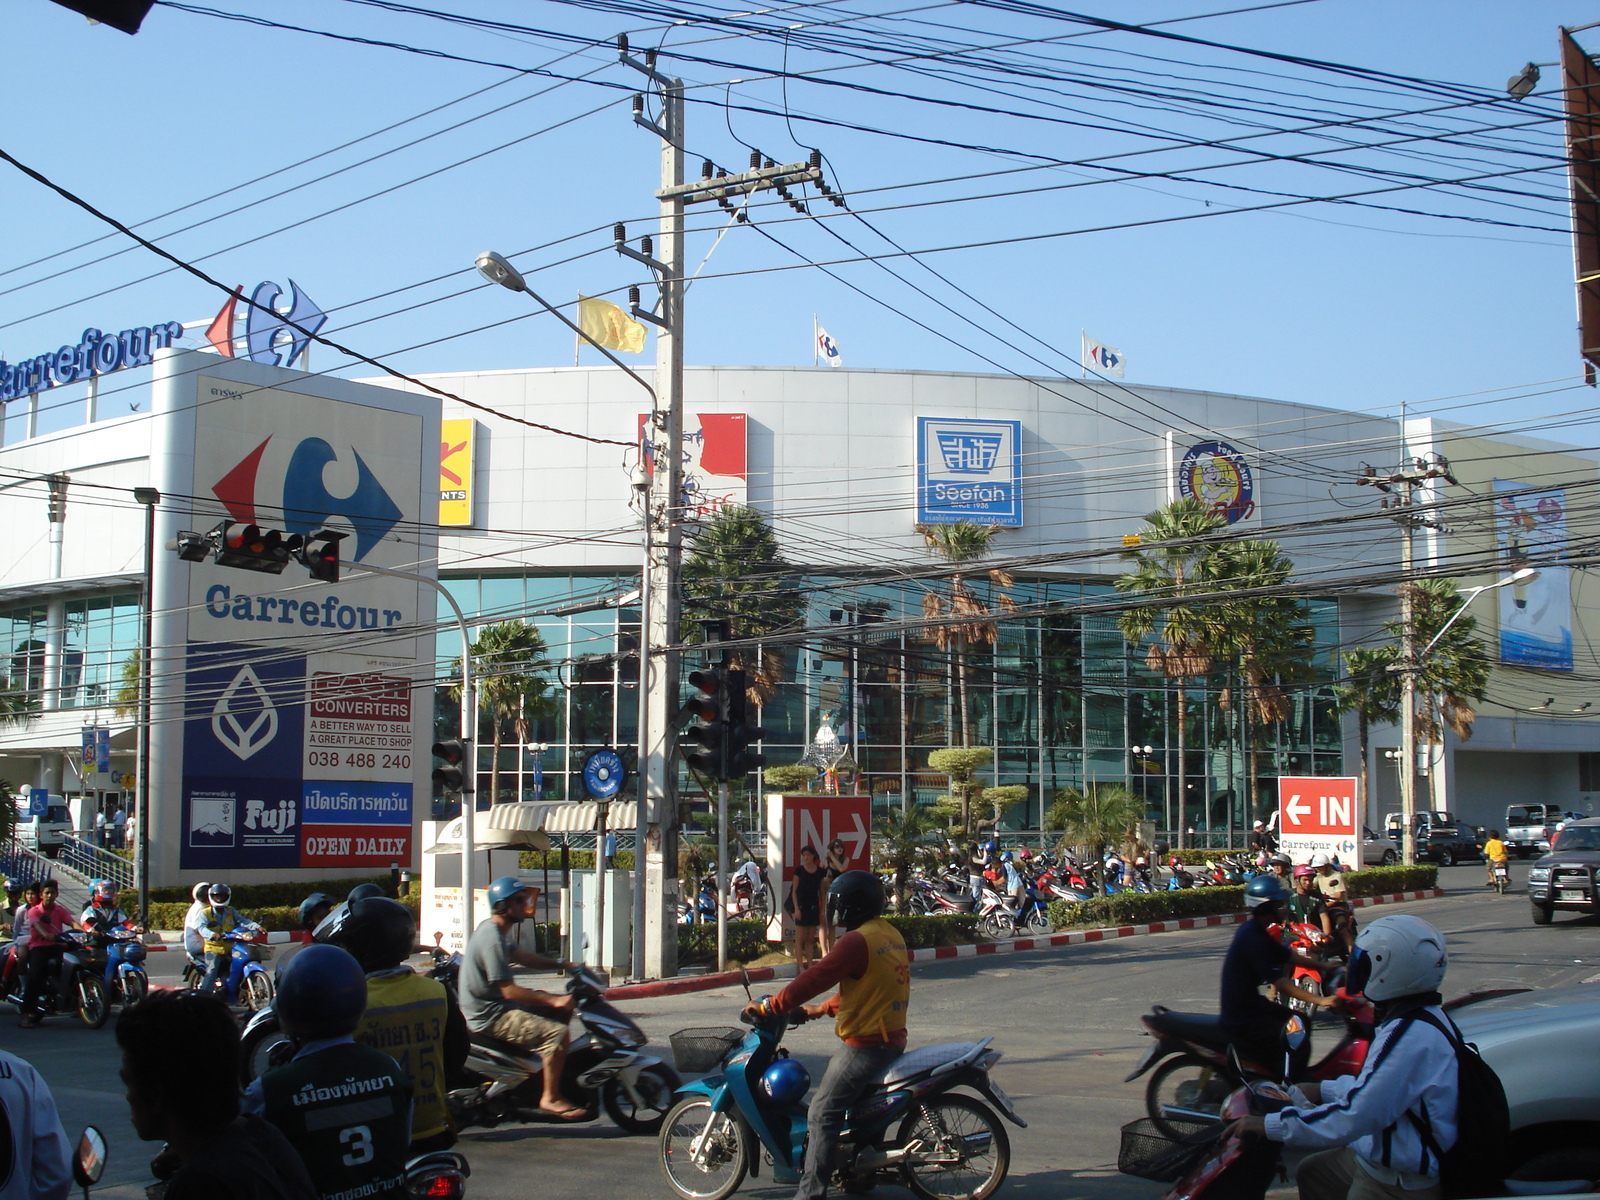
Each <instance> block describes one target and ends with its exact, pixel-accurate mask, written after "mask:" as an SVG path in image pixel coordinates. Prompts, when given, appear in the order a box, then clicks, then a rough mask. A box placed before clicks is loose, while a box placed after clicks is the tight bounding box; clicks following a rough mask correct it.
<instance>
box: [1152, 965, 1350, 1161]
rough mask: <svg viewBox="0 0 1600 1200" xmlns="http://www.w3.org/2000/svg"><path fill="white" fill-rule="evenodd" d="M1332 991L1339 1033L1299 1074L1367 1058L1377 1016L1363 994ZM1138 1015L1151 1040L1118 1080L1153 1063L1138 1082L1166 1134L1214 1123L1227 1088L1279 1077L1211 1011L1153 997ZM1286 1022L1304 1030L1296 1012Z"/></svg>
mask: <svg viewBox="0 0 1600 1200" xmlns="http://www.w3.org/2000/svg"><path fill="white" fill-rule="evenodd" d="M1335 994H1336V995H1337V996H1338V998H1339V1000H1340V1001H1341V1002H1342V1003H1341V1008H1342V1011H1343V1013H1344V1017H1345V1032H1344V1037H1343V1038H1341V1039H1340V1041H1339V1043H1338V1044H1337V1045H1336V1046H1334V1048H1333V1049H1332V1050H1330V1051H1328V1053H1327V1054H1326V1055H1324V1056H1323V1057H1322V1058H1321V1059H1320V1060H1319V1061H1318V1062H1316V1063H1314V1064H1312V1065H1311V1066H1309V1067H1307V1069H1306V1071H1305V1073H1304V1075H1303V1076H1301V1078H1304V1079H1317V1080H1322V1079H1336V1078H1338V1077H1339V1076H1341V1075H1355V1074H1357V1073H1358V1072H1359V1071H1360V1070H1361V1065H1362V1064H1363V1063H1364V1062H1366V1060H1367V1049H1368V1048H1369V1047H1370V1046H1371V1045H1372V1035H1373V1027H1374V1023H1375V1019H1376V1018H1375V1014H1374V1012H1373V1008H1372V1005H1371V1004H1370V1003H1368V1001H1367V998H1366V997H1365V996H1362V995H1360V994H1355V995H1351V994H1350V993H1348V992H1346V991H1345V990H1344V989H1343V988H1340V989H1339V990H1338V991H1337V992H1336V993H1335ZM1140 1020H1141V1021H1143V1022H1144V1027H1145V1029H1146V1030H1147V1031H1148V1032H1149V1034H1150V1036H1151V1037H1152V1038H1154V1039H1155V1044H1154V1045H1152V1046H1151V1047H1150V1049H1149V1050H1148V1051H1146V1052H1145V1056H1144V1057H1143V1058H1142V1059H1141V1060H1140V1061H1139V1065H1138V1066H1137V1067H1135V1068H1134V1069H1133V1073H1132V1074H1130V1075H1129V1076H1128V1078H1127V1079H1126V1080H1124V1081H1123V1082H1125V1083H1131V1082H1133V1081H1134V1080H1135V1079H1137V1078H1139V1076H1141V1075H1143V1074H1144V1073H1145V1072H1146V1071H1149V1070H1151V1068H1154V1069H1155V1070H1154V1074H1152V1075H1151V1076H1150V1082H1149V1083H1148V1084H1147V1085H1146V1087H1145V1093H1144V1096H1145V1111H1146V1112H1148V1113H1149V1114H1150V1120H1151V1121H1153V1122H1154V1123H1155V1126H1156V1128H1157V1129H1158V1130H1159V1131H1160V1132H1161V1133H1162V1134H1165V1135H1166V1136H1169V1137H1179V1138H1181V1137H1184V1136H1186V1135H1191V1134H1192V1133H1193V1132H1194V1130H1195V1127H1196V1126H1197V1125H1210V1124H1215V1123H1216V1122H1217V1121H1219V1120H1221V1119H1222V1105H1223V1102H1224V1101H1226V1100H1227V1098H1228V1096H1229V1094H1230V1093H1232V1092H1233V1091H1235V1090H1236V1089H1238V1088H1240V1087H1243V1086H1244V1085H1245V1084H1246V1083H1249V1082H1250V1081H1251V1080H1259V1079H1279V1078H1282V1077H1283V1074H1284V1070H1283V1064H1282V1063H1277V1062H1265V1061H1256V1060H1252V1059H1249V1058H1243V1057H1241V1056H1240V1055H1239V1054H1238V1053H1237V1052H1236V1051H1235V1050H1234V1047H1233V1043H1232V1035H1231V1034H1229V1033H1228V1031H1227V1030H1225V1029H1224V1028H1223V1027H1222V1019H1221V1018H1220V1017H1218V1016H1216V1015H1214V1014H1211V1013H1179V1012H1173V1011H1171V1010H1170V1009H1168V1008H1166V1007H1165V1006H1163V1005H1160V1004H1158V1005H1156V1006H1155V1008H1154V1009H1152V1010H1151V1011H1150V1012H1149V1013H1148V1014H1146V1015H1145V1016H1143V1017H1141V1018H1140ZM1290 1023H1291V1024H1298V1025H1299V1027H1300V1032H1301V1033H1303V1034H1305V1035H1306V1036H1309V1032H1308V1031H1307V1030H1306V1027H1305V1021H1304V1020H1303V1019H1302V1018H1301V1017H1299V1016H1294V1017H1291V1018H1290ZM1297 1044H1298V1043H1297ZM1157 1064H1160V1065H1159V1066H1158V1065H1157ZM1299 1081H1300V1080H1299V1079H1296V1080H1294V1081H1293V1082H1296V1083H1298V1082H1299Z"/></svg>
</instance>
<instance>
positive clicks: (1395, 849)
mask: <svg viewBox="0 0 1600 1200" xmlns="http://www.w3.org/2000/svg"><path fill="white" fill-rule="evenodd" d="M1399 861H1400V847H1399V846H1397V845H1395V843H1394V839H1392V838H1386V837H1383V836H1382V835H1381V834H1376V833H1373V832H1372V830H1370V829H1362V831H1361V862H1362V865H1363V866H1368V867H1391V866H1393V865H1394V864H1395V863H1397V862H1399Z"/></svg>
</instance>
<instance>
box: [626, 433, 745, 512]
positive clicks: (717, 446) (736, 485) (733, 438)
mask: <svg viewBox="0 0 1600 1200" xmlns="http://www.w3.org/2000/svg"><path fill="white" fill-rule="evenodd" d="M647 419H648V418H647V416H646V415H645V414H644V413H640V414H639V418H638V425H637V427H636V428H635V431H634V436H635V437H636V438H637V439H638V441H639V454H640V458H641V459H642V460H643V462H644V464H645V470H646V471H648V472H649V473H650V474H651V475H654V474H655V460H654V456H653V455H652V454H651V453H650V451H649V449H648V448H647V446H646V442H647V439H646V438H645V436H644V423H645V421H646V420H647ZM748 425H749V422H748V421H747V420H746V419H745V414H744V413H687V412H686V413H684V414H683V504H684V512H685V515H686V517H687V518H688V519H690V520H695V519H704V518H706V517H710V516H712V515H714V514H715V513H716V512H717V510H718V509H721V508H725V507H727V506H728V505H730V504H737V505H742V504H745V503H747V502H748V500H749V494H750V493H749V488H748V487H747V479H748V476H749V470H750V467H749V462H750V459H749V442H748V438H747V436H746V434H747V429H748Z"/></svg>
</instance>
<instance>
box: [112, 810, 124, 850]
mask: <svg viewBox="0 0 1600 1200" xmlns="http://www.w3.org/2000/svg"><path fill="white" fill-rule="evenodd" d="M111 841H112V844H113V845H114V846H116V848H117V849H118V850H126V849H127V847H128V813H127V810H126V809H124V808H123V807H122V805H120V804H119V805H117V811H116V812H114V813H113V814H112V815H111Z"/></svg>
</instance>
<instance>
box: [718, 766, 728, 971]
mask: <svg viewBox="0 0 1600 1200" xmlns="http://www.w3.org/2000/svg"><path fill="white" fill-rule="evenodd" d="M727 967H728V781H727V780H726V779H720V780H718V781H717V970H719V971H724V970H726V969H727Z"/></svg>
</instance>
